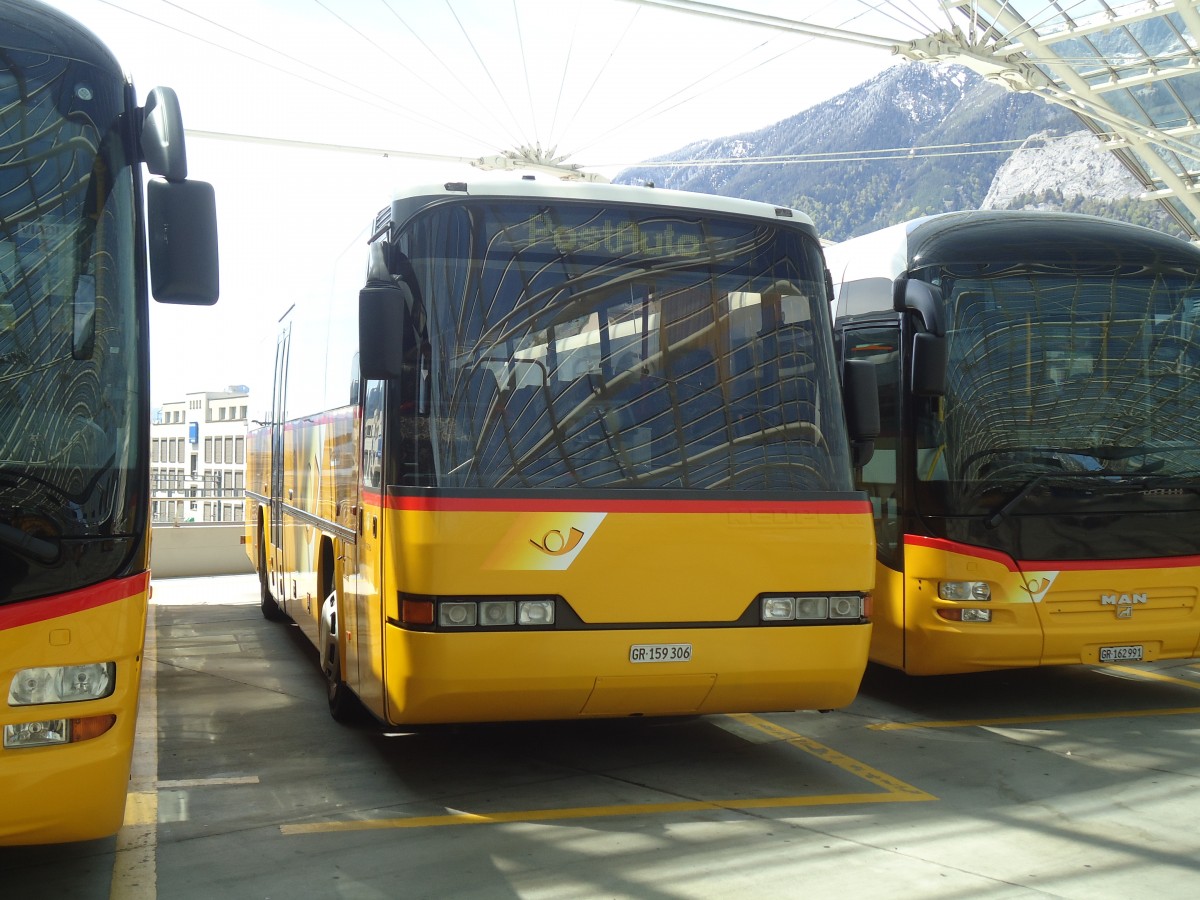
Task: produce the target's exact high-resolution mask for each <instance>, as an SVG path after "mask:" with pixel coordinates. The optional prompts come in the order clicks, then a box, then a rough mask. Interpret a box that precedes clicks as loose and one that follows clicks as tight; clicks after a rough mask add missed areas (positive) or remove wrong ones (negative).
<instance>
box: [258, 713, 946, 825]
mask: <svg viewBox="0 0 1200 900" xmlns="http://www.w3.org/2000/svg"><path fill="white" fill-rule="evenodd" d="M730 718H732V719H735V720H737V721H739V722H741V723H742V724H744V725H746V726H748V727H750V728H754V729H756V730H758V731H761V732H763V733H764V734H767V735H769V736H771V737H773V738H776V739H777V740H780V741H785V742H787V743H789V744H791V745H792V746H794V747H796V748H798V749H800V750H803V751H804V752H805V753H808V754H810V755H812V756H815V757H817V758H818V759H820V760H821V761H822V762H827V763H829V764H831V765H834V766H837V767H838V768H840V769H842V770H843V771H845V772H849V773H850V774H852V775H855V776H857V777H858V778H861V779H863V780H865V781H868V782H870V783H871V784H873V785H875V786H876V787H880V788H882V789H883V790H882V791H880V792H875V791H872V792H870V793H861V794H860V793H854V794H820V795H813V796H796V797H762V798H740V799H736V800H677V801H671V802H665V803H629V804H621V805H613V806H576V807H567V808H563V809H526V810H513V811H509V812H496V813H489V814H486V815H480V814H477V813H469V812H450V813H448V814H446V815H441V816H413V817H408V818H398V819H360V820H357V821H341V822H308V823H303V824H294V825H281V826H280V827H279V830H280V832H282V833H283V834H325V833H330V832H345V831H372V830H376V829H384V828H435V827H444V826H447V825H496V824H500V823H503V822H547V821H562V820H564V819H594V818H602V817H606V816H647V815H660V814H663V813H677V812H703V811H709V810H719V809H726V810H747V809H781V808H784V807H809V806H841V805H847V804H861V803H911V802H914V801H921V800H936V799H937V798H936V797H934V796H933V795H932V794H928V793H926V792H925V791H922V790H920V789H919V788H915V787H913V786H912V785H910V784H905V783H904V782H903V781H900V780H899V779H897V778H893V777H891V776H890V775H886V774H885V773H883V772H880V771H879V770H877V769H873V768H871V767H870V766H868V765H866V764H865V763H862V762H859V761H858V760H856V759H852V758H851V757H849V756H846V755H845V754H843V753H839V752H838V751H836V750H834V749H832V748H830V747H826V746H824V745H822V744H818V743H817V742H816V741H813V740H810V739H809V738H806V737H804V736H803V735H800V734H797V733H796V732H794V731H790V730H789V729H787V728H784V727H782V726H781V725H776V724H775V723H773V722H769V721H767V720H766V719H761V718H759V717H758V716H751V715H735V716H730Z"/></svg>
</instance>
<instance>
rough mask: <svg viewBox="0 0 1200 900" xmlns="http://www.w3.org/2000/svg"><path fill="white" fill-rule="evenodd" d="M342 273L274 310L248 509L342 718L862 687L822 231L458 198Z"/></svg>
mask: <svg viewBox="0 0 1200 900" xmlns="http://www.w3.org/2000/svg"><path fill="white" fill-rule="evenodd" d="M335 282H336V283H335V285H334V288H333V292H332V294H331V295H330V296H329V297H327V298H326V299H325V301H324V302H323V303H319V304H312V305H310V306H309V307H305V306H303V305H299V306H297V307H296V308H294V309H291V310H289V311H288V313H287V314H286V315H285V316H284V317H283V318H282V320H281V330H280V335H279V338H278V342H277V344H276V347H275V354H274V377H273V379H272V380H273V386H272V389H271V390H268V391H264V392H263V393H264V394H265V395H266V396H267V398H269V400H268V403H267V406H268V408H265V409H264V410H263V411H262V412H261V413H260V414H259V415H258V418H259V419H261V421H262V422H264V423H265V424H264V425H263V426H262V427H261V428H259V429H257V430H256V431H255V432H253V433H252V436H251V452H250V455H249V458H248V472H247V492H246V498H247V504H248V509H247V516H246V518H247V529H248V542H247V543H248V546H249V548H250V554H251V558H252V560H253V561H254V562H255V564H256V565H257V568H258V572H259V576H260V579H261V584H262V603H263V610H264V613H265V614H266V615H267V616H268V618H273V617H278V616H288V617H290V618H292V619H293V620H294V621H295V622H296V623H298V624H299V625H300V627H301V629H302V630H303V631H304V632H305V633H306V634H307V635H308V637H309V638H310V639H311V640H312V641H313V643H314V644H315V645H316V646H317V648H318V649H319V651H320V658H321V662H322V667H323V669H324V672H325V675H326V677H327V679H328V683H329V695H330V706H331V710H332V711H333V713H334V714H335V716H341V715H343V714H346V713H348V712H350V711H352V710H354V709H355V708H356V707H358V706H360V705H361V706H365V707H366V709H367V710H369V711H370V713H371V714H373V715H374V717H376V718H377V719H379V720H381V721H383V722H387V723H392V724H394V725H421V724H434V723H446V722H482V721H496V720H535V719H573V718H582V717H617V716H643V715H644V716H673V715H685V714H705V713H716V712H729V711H750V710H793V709H812V708H821V709H825V708H833V707H839V706H842V705H844V704H847V703H849V702H850V701H851V700H852V699H853V698H854V696H855V694H856V692H857V689H858V686H859V682H860V679H861V677H862V674H863V671H864V668H865V665H866V653H867V643H868V640H869V636H870V627H871V626H870V622H869V591H870V589H871V585H872V579H873V577H874V571H873V566H874V533H873V530H872V527H871V512H870V506H869V503H868V502H867V499H866V497H865V496H864V495H863V494H862V493H861V492H860V491H859V490H857V489H856V488H855V487H854V484H853V476H852V471H851V453H852V450H853V447H852V445H851V441H850V435H849V434H848V428H847V421H846V412H845V409H846V407H844V405H843V395H842V390H841V387H840V385H839V380H838V376H837V367H836V365H835V358H834V352H833V343H832V327H831V322H830V319H829V309H828V284H827V275H826V270H825V267H824V263H823V259H822V256H821V251H820V247H819V244H818V241H817V237H816V234H815V231H814V229H813V226H812V224H811V221H810V220H809V219H808V218H807V217H805V216H803V215H801V214H800V213H798V212H796V211H794V210H791V209H781V208H776V207H772V206H767V205H764V204H757V203H749V202H743V201H733V200H725V199H720V198H715V197H704V196H701V195H696V194H686V193H676V192H669V191H662V190H654V189H650V188H635V187H628V186H616V185H605V184H579V183H574V184H571V183H563V182H559V181H550V182H544V181H534V180H530V179H528V178H527V179H523V180H516V181H496V180H492V181H487V180H484V181H480V182H479V183H471V184H467V183H456V182H451V183H447V184H444V185H436V186H431V187H427V188H413V189H411V190H406V191H403V192H401V193H399V194H397V195H396V196H395V198H394V199H393V201H392V202H391V203H390V205H388V206H387V207H386V208H384V209H383V210H382V212H380V214H379V215H378V216H377V217H376V219H375V220H374V223H373V225H372V227H371V229H370V232H369V234H367V235H365V236H364V238H363V240H362V241H361V243H360V244H359V245H358V246H356V247H355V248H354V250H353V252H352V253H351V254H350V256H349V258H348V259H347V260H345V261H344V264H343V265H342V266H340V267H339V274H338V276H337V277H336V278H335ZM268 362H269V361H268ZM864 370H865V373H866V375H867V376H870V375H872V374H873V373H872V371H871V367H870V366H869V365H864V366H862V367H860V368H859V371H860V373H861V372H862V371H864ZM873 403H874V392H873V389H872V390H871V392H870V396H869V397H868V398H867V399H866V400H864V402H863V403H862V404H853V405H852V406H851V409H852V410H853V411H854V415H852V416H851V420H852V421H853V422H854V423H855V426H854V428H855V435H854V436H855V437H856V438H857V437H862V436H865V437H869V432H870V425H871V412H872V411H873V409H874V407H873Z"/></svg>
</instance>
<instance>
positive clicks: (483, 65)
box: [444, 0, 528, 144]
mask: <svg viewBox="0 0 1200 900" xmlns="http://www.w3.org/2000/svg"><path fill="white" fill-rule="evenodd" d="M444 2H445V4H446V9H448V10H449V11H450V15H451V16H453V17H454V21H455V22H457V23H458V29H459V31H460V32H461V33H462V36H463V38H464V39H465V40H466V42H467V46H468V47H470V48H471V52H472V53H474V54H475V59H476V61H478V63H479V66H480V68H482V69H483V74H484V75H486V76H487V79H488V81H489V82H490V83H491V85H492V89H493V90H494V91H495V92H496V96H497V97H499V98H500V103H501V105H502V106H503V107H504V109H505V111H506V112H507V113H508V115H509V116H510V117H511V118H512V120H513V122H514V124H515V123H516V121H517V117H516V115H515V114H514V113H513V111H512V107H510V106H509V105H508V100H507V99H505V96H504V91H502V90H500V85H498V84H496V79H495V77H494V76H493V75H492V70H491V69H490V68H489V67H488V64H487V62H485V61H484V58H483V56H482V55H481V54H480V52H479V48H478V47H476V46H475V42H474V41H473V40H471V35H469V34H468V33H467V29H466V26H464V25H463V23H462V19H460V18H459V17H458V13H457V12H456V11H455V9H454V5H453V4H452V3H451V2H450V0H444ZM517 143H518V144H520V143H528V141H521V140H520V138H519V137H518V140H517Z"/></svg>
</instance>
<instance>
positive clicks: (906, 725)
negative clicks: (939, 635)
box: [867, 666, 1200, 731]
mask: <svg viewBox="0 0 1200 900" xmlns="http://www.w3.org/2000/svg"><path fill="white" fill-rule="evenodd" d="M1102 668H1103V669H1105V670H1112V671H1115V672H1123V673H1125V674H1126V675H1133V676H1136V677H1138V678H1145V679H1147V680H1150V681H1163V682H1166V683H1168V684H1178V685H1182V686H1183V687H1189V688H1192V689H1193V690H1200V683H1197V682H1195V681H1188V680H1187V679H1184V678H1175V677H1173V676H1171V675H1163V674H1161V673H1159V672H1153V671H1151V670H1149V669H1135V668H1133V667H1132V666H1103V667H1102ZM1198 713H1200V706H1183V707H1178V708H1174V709H1122V710H1114V711H1112V712H1097V713H1046V714H1045V715H1042V716H1005V717H1001V718H995V719H959V720H947V721H936V720H935V721H929V722H877V723H875V724H874V725H868V726H867V727H868V728H870V729H872V730H874V731H905V730H907V729H911V728H985V727H988V726H1004V725H1032V724H1035V723H1038V722H1085V721H1088V720H1090V719H1144V718H1148V717H1151V716H1194V715H1196V714H1198Z"/></svg>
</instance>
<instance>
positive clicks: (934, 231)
mask: <svg viewBox="0 0 1200 900" xmlns="http://www.w3.org/2000/svg"><path fill="white" fill-rule="evenodd" d="M1096 247H1114V248H1124V249H1125V250H1126V251H1132V252H1133V253H1134V254H1136V255H1138V256H1139V257H1141V258H1145V257H1146V256H1151V257H1154V258H1158V259H1170V260H1173V261H1176V262H1186V263H1189V264H1191V265H1197V264H1200V247H1197V246H1196V245H1194V244H1191V243H1189V242H1187V241H1185V240H1181V239H1180V238H1176V237H1172V236H1170V235H1168V234H1164V233H1162V232H1160V231H1155V230H1153V229H1150V228H1144V227H1142V226H1140V225H1133V224H1130V223H1128V222H1117V221H1114V220H1111V219H1103V218H1099V217H1097V216H1087V215H1082V214H1079V213H1067V212H1057V211H1049V210H1008V209H988V210H979V209H976V210H962V211H959V212H950V213H941V214H939V215H933V216H923V217H921V218H916V219H910V220H908V221H907V222H901V223H900V224H898V225H891V226H888V227H887V228H881V229H879V230H878V231H873V232H871V233H869V234H865V235H861V236H860V237H856V238H850V239H849V240H846V241H842V242H841V243H838V244H833V245H830V246H827V247H826V248H825V255H826V258H827V259H828V260H829V266H830V270H831V271H832V272H833V275H834V279H835V281H836V280H841V279H843V278H845V279H846V280H860V279H863V278H888V279H895V278H898V277H899V276H901V275H903V274H905V273H906V272H909V271H911V270H912V269H917V268H920V267H921V266H922V265H933V264H936V263H938V262H943V261H958V262H962V261H966V260H971V261H974V262H990V261H1003V260H1009V261H1018V262H1021V261H1024V262H1032V261H1043V262H1054V261H1057V260H1058V259H1059V258H1062V259H1063V260H1066V261H1069V260H1072V259H1074V258H1075V257H1076V256H1077V255H1078V254H1079V252H1080V251H1081V250H1083V249H1085V248H1092V249H1093V250H1094V248H1096Z"/></svg>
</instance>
